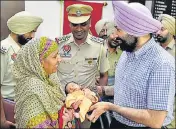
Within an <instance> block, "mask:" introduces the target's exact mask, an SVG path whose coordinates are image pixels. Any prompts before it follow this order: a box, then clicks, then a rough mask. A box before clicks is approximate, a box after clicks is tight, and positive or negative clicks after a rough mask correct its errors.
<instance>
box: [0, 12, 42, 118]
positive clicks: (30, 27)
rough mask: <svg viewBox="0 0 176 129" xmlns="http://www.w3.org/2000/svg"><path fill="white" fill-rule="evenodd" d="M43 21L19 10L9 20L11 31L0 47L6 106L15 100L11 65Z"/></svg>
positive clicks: (2, 85)
mask: <svg viewBox="0 0 176 129" xmlns="http://www.w3.org/2000/svg"><path fill="white" fill-rule="evenodd" d="M42 22H43V19H42V18H41V17H38V16H35V15H32V14H31V13H29V12H27V11H22V12H18V13H16V14H15V15H14V16H12V17H11V18H10V19H8V21H7V26H8V28H9V30H10V31H11V32H10V34H9V36H8V37H7V38H6V39H4V40H2V41H1V48H0V54H1V95H2V97H3V98H2V99H1V101H2V103H3V104H4V106H5V103H11V104H10V105H13V101H14V96H15V93H14V87H15V85H16V81H15V79H14V78H13V75H12V70H11V66H12V65H13V62H14V60H15V59H16V56H17V52H18V51H19V49H20V48H21V46H22V45H24V44H26V43H27V42H28V41H29V40H31V39H32V38H34V36H35V32H36V31H37V28H38V26H39V25H40V24H41V23H42ZM1 106H2V105H1ZM4 110H6V109H4ZM8 112H9V111H8ZM8 112H4V114H5V116H8Z"/></svg>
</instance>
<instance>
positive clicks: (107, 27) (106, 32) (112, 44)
mask: <svg viewBox="0 0 176 129" xmlns="http://www.w3.org/2000/svg"><path fill="white" fill-rule="evenodd" d="M95 30H96V33H97V35H98V36H99V37H100V38H102V39H104V40H105V42H104V46H105V48H106V51H107V53H106V54H107V57H108V61H109V65H110V68H109V70H108V84H107V86H100V85H99V83H98V82H99V78H98V77H99V76H98V77H97V78H96V79H97V82H96V85H97V89H98V92H99V93H100V95H101V98H102V101H106V102H112V103H113V101H114V96H113V85H114V80H115V67H116V64H117V62H118V60H119V57H120V55H121V53H122V51H121V50H120V49H119V47H118V46H119V45H118V43H116V40H115V39H113V38H112V37H114V36H113V35H114V33H115V31H116V28H115V24H114V22H113V21H110V20H107V19H101V20H99V21H98V22H97V23H96V24H95ZM112 116H113V114H112V112H111V111H107V112H106V113H104V114H102V116H101V118H102V121H103V123H107V122H108V123H109V124H110V123H111V119H112ZM100 123H101V122H100V119H99V120H97V121H96V122H95V123H94V124H93V125H94V126H95V127H96V128H100ZM104 126H105V128H108V127H109V126H108V124H104Z"/></svg>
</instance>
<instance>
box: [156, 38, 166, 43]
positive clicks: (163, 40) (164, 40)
mask: <svg viewBox="0 0 176 129" xmlns="http://www.w3.org/2000/svg"><path fill="white" fill-rule="evenodd" d="M156 38H157V41H158V42H159V43H161V44H162V43H165V42H166V41H167V37H162V36H157V37H156Z"/></svg>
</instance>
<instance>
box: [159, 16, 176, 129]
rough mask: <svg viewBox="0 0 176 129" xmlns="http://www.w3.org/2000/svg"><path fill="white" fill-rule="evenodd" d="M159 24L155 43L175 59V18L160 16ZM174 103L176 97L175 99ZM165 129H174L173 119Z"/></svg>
mask: <svg viewBox="0 0 176 129" xmlns="http://www.w3.org/2000/svg"><path fill="white" fill-rule="evenodd" d="M158 20H159V21H160V22H161V24H162V25H163V27H162V28H161V30H160V31H159V32H158V33H157V34H156V35H157V41H158V42H159V43H160V45H161V46H162V47H163V48H164V49H165V50H166V51H168V52H169V53H170V54H171V55H172V56H173V57H174V58H175V45H176V42H175V39H174V36H175V18H174V17H172V16H170V15H168V14H161V15H160V16H159V18H158ZM175 102H176V97H175ZM173 116H174V117H175V103H174V113H173ZM167 128H175V118H174V120H173V121H172V123H171V124H169V125H167Z"/></svg>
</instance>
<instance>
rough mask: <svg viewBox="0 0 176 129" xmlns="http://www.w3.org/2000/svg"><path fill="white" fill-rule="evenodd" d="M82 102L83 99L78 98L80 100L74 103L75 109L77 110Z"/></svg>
mask: <svg viewBox="0 0 176 129" xmlns="http://www.w3.org/2000/svg"><path fill="white" fill-rule="evenodd" d="M81 102H82V100H78V101H76V102H74V103H73V104H72V107H73V109H74V110H76V109H77V108H78V107H79V105H80V104H81Z"/></svg>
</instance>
